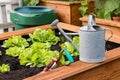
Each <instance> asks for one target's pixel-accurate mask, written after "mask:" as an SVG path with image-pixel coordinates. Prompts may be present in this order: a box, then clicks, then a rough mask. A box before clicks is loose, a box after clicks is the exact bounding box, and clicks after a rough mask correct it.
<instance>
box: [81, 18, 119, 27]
mask: <svg viewBox="0 0 120 80" xmlns="http://www.w3.org/2000/svg"><path fill="white" fill-rule="evenodd" d="M79 20H81V21H88V17H82V18H79ZM96 23H98V24H102V25H107V26H114V27H119V28H120V22H116V21H112V20H105V19H100V18H96Z"/></svg>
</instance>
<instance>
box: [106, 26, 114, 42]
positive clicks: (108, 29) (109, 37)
mask: <svg viewBox="0 0 120 80" xmlns="http://www.w3.org/2000/svg"><path fill="white" fill-rule="evenodd" d="M105 29H106V30H109V31H110V33H111V35H110V36H109V37H108V39H106V42H107V41H109V39H111V38H112V36H113V32H112V30H111V29H109V28H105Z"/></svg>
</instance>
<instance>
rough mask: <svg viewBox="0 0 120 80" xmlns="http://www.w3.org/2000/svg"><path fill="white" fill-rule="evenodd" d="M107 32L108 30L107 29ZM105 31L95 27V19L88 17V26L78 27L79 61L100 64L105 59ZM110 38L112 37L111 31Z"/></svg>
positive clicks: (100, 27)
mask: <svg viewBox="0 0 120 80" xmlns="http://www.w3.org/2000/svg"><path fill="white" fill-rule="evenodd" d="M108 30H109V29H108ZM105 31H106V28H105V27H102V26H97V25H96V22H95V17H94V16H93V15H89V16H88V26H83V27H80V31H79V36H80V47H79V50H80V56H79V59H80V61H83V62H88V63H96V62H102V61H104V60H105V59H106V56H105V51H106V50H105V42H106V40H105ZM110 32H111V36H110V37H109V38H108V39H110V38H111V37H112V34H113V33H112V31H111V30H110Z"/></svg>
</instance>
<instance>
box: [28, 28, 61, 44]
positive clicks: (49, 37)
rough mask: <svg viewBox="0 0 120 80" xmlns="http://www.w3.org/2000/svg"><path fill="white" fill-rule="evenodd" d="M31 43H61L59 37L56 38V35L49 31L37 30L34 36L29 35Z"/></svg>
mask: <svg viewBox="0 0 120 80" xmlns="http://www.w3.org/2000/svg"><path fill="white" fill-rule="evenodd" d="M29 36H30V38H29V39H28V40H29V41H32V42H33V43H34V42H41V43H50V44H51V45H55V44H57V43H58V41H60V39H59V37H57V36H55V33H54V32H53V31H52V30H51V29H49V30H42V29H36V30H35V31H34V33H33V34H29Z"/></svg>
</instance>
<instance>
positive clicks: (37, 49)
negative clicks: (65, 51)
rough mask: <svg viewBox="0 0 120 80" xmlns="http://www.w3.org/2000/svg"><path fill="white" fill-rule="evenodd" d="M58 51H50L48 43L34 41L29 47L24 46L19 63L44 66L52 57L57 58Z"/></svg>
mask: <svg viewBox="0 0 120 80" xmlns="http://www.w3.org/2000/svg"><path fill="white" fill-rule="evenodd" d="M58 57H59V52H58V51H51V50H50V44H49V43H40V42H35V43H33V44H32V45H31V47H30V48H26V49H25V50H24V52H23V53H21V54H20V56H19V60H20V65H26V66H31V67H35V66H36V67H45V66H47V65H48V64H49V63H50V61H51V60H52V58H56V59H58Z"/></svg>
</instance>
